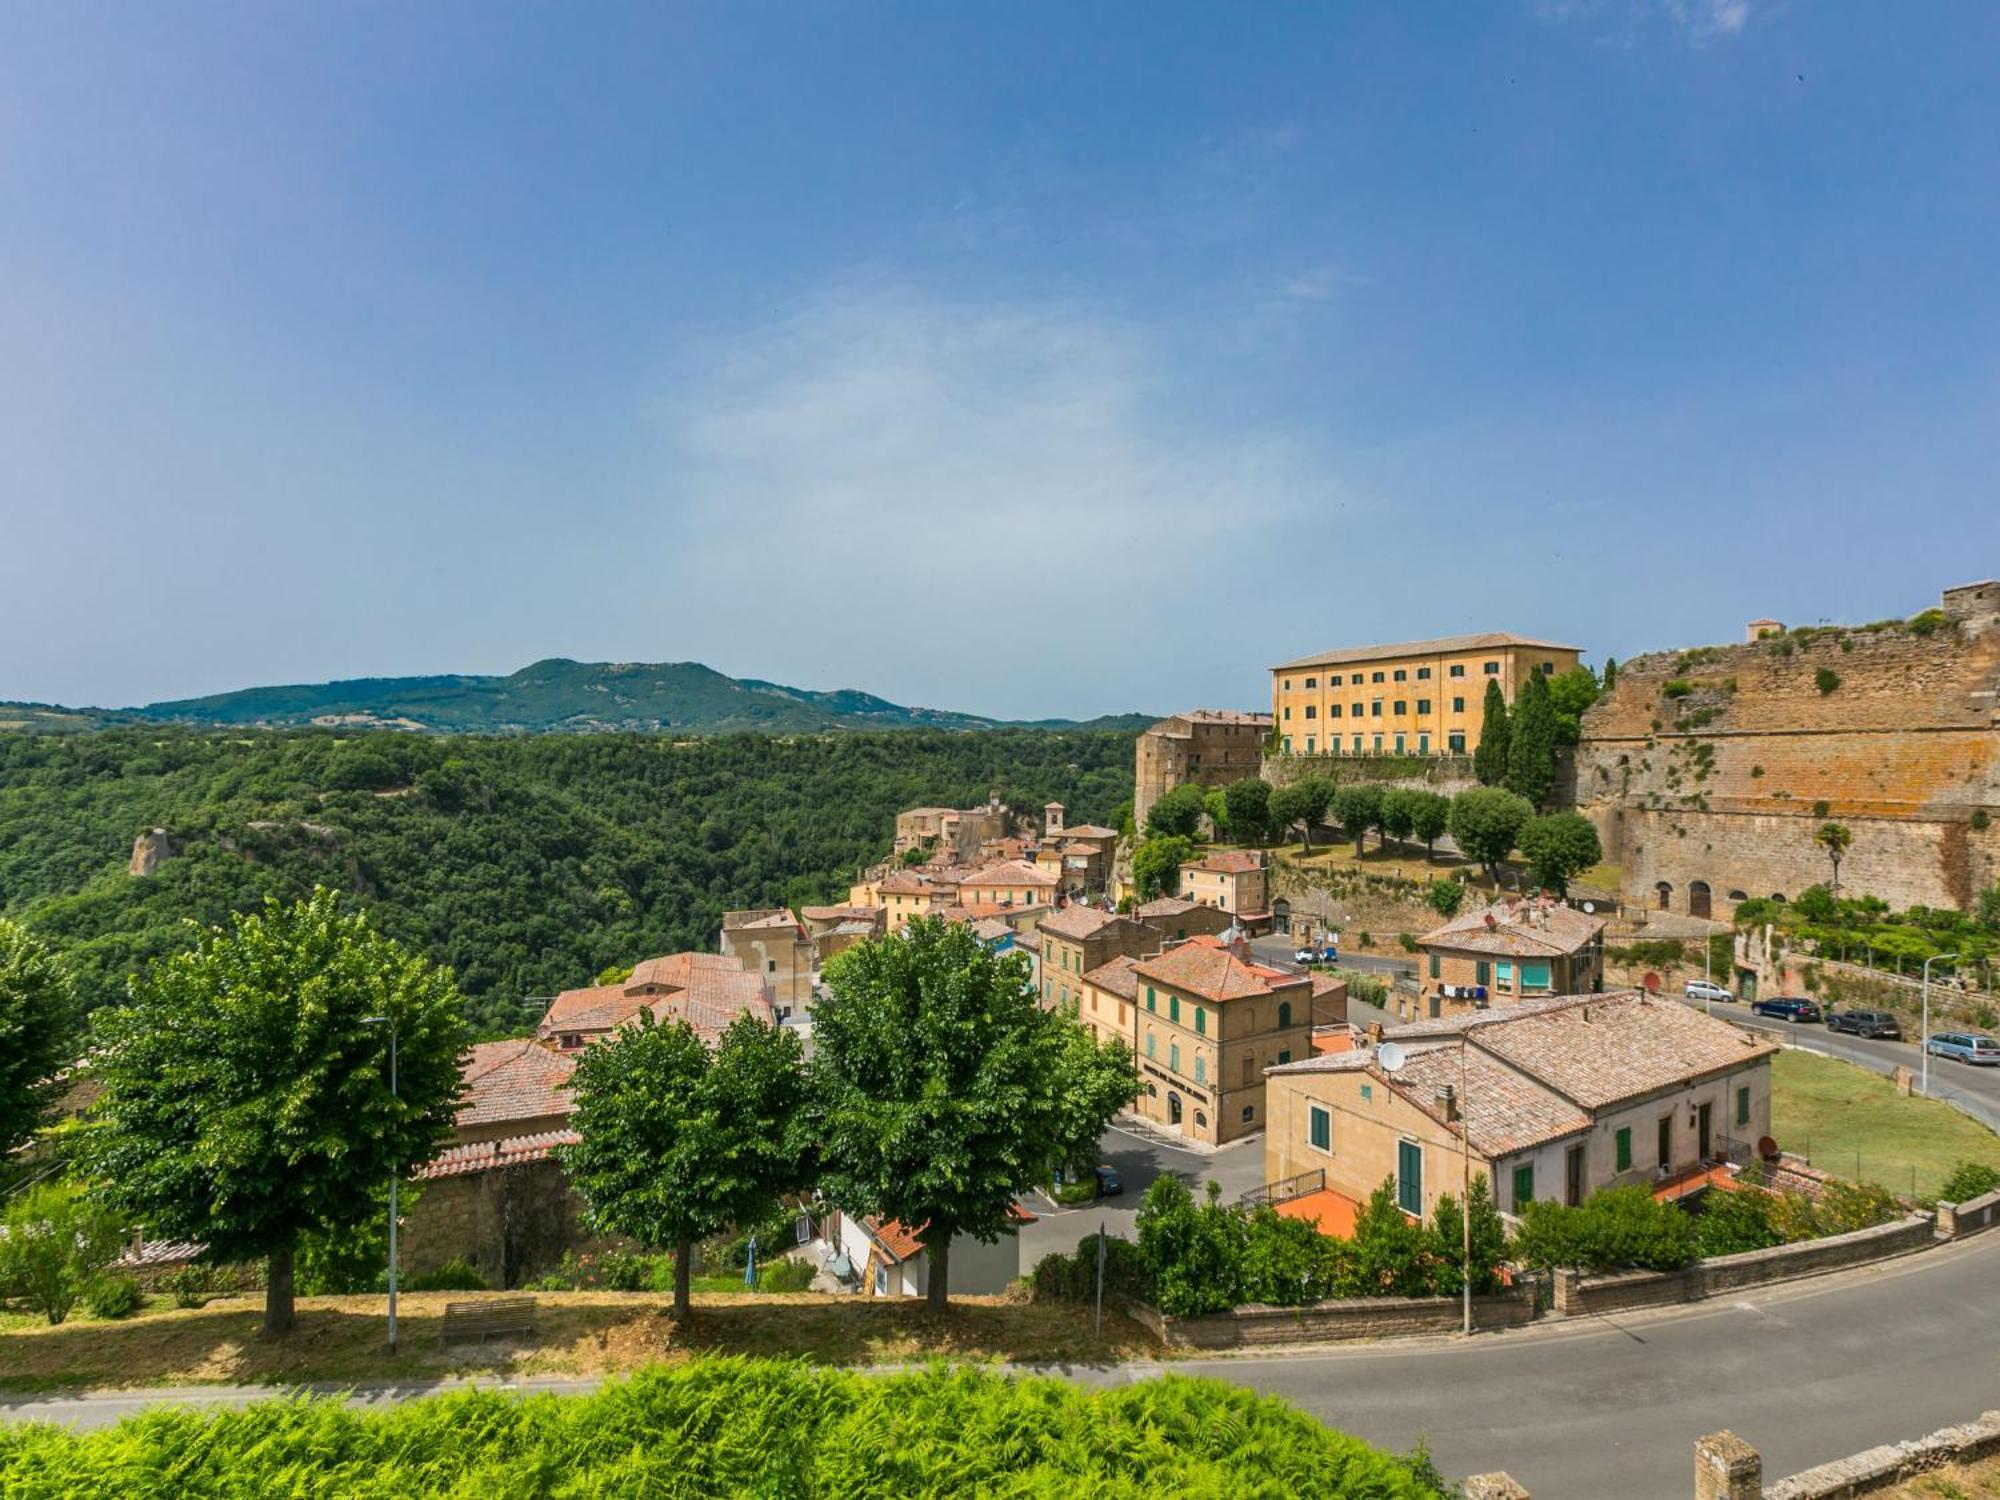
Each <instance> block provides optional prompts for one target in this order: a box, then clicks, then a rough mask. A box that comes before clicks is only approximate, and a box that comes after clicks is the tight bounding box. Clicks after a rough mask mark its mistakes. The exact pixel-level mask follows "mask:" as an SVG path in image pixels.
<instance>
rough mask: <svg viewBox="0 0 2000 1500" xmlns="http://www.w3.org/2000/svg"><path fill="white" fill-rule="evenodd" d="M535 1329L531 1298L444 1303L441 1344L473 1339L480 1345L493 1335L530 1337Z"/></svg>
mask: <svg viewBox="0 0 2000 1500" xmlns="http://www.w3.org/2000/svg"><path fill="white" fill-rule="evenodd" d="M534 1328H535V1299H534V1298H533V1297H488V1298H486V1299H484V1300H483V1301H479V1302H447V1303H445V1305H444V1342H445V1343H447V1344H448V1343H450V1342H451V1341H452V1340H453V1339H470V1338H476V1339H478V1340H480V1341H481V1342H482V1343H483V1342H484V1341H485V1340H486V1339H487V1337H488V1336H489V1335H492V1334H506V1333H532V1332H534Z"/></svg>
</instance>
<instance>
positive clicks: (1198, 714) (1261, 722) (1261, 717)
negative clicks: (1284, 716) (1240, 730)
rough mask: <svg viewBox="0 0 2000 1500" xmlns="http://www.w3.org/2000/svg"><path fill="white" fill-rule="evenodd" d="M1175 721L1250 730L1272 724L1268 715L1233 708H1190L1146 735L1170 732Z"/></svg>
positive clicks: (1161, 722)
mask: <svg viewBox="0 0 2000 1500" xmlns="http://www.w3.org/2000/svg"><path fill="white" fill-rule="evenodd" d="M1175 719H1180V720H1183V721H1185V722H1186V723H1189V724H1236V725H1240V726H1242V727H1244V728H1252V729H1269V728H1270V727H1271V723H1272V720H1271V716H1270V715H1269V714H1259V713H1243V712H1240V711H1239V710H1237V709H1233V708H1191V709H1189V710H1188V711H1187V712H1186V713H1179V714H1169V715H1168V716H1167V717H1166V718H1164V719H1162V720H1160V722H1159V723H1157V724H1155V725H1154V726H1153V727H1152V728H1151V729H1149V730H1147V731H1146V732H1147V733H1148V734H1161V733H1168V732H1170V731H1169V730H1168V728H1167V726H1168V725H1171V724H1172V723H1173V722H1174V720H1175Z"/></svg>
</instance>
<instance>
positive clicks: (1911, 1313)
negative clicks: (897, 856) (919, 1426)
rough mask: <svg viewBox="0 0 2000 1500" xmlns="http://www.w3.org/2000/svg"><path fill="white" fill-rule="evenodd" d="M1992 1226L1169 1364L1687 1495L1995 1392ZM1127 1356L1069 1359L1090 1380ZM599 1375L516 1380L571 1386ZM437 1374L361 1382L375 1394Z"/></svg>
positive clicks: (45, 1405)
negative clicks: (1739, 1444)
mask: <svg viewBox="0 0 2000 1500" xmlns="http://www.w3.org/2000/svg"><path fill="white" fill-rule="evenodd" d="M1996 1276H2000V1234H1993V1235H1988V1236H1986V1237H1985V1238H1984V1239H1979V1240H1972V1241H1969V1242H1967V1243H1965V1244H1963V1245H1958V1246H1954V1247H1952V1248H1950V1249H1945V1250H1938V1251H1932V1252H1930V1253H1928V1254H1925V1255H1920V1256H1914V1257H1911V1258H1909V1259H1907V1260H1902V1261H1896V1262H1892V1263H1890V1264H1889V1265H1887V1266H1879V1267H1873V1268H1870V1269H1866V1270H1862V1271H1855V1272H1848V1273H1845V1274H1843V1275H1839V1276H1832V1277H1823V1278H1820V1279H1819V1280H1816V1281H1808V1282H1800V1283H1794V1284H1792V1285H1790V1286H1785V1287H1777V1288H1771V1289H1768V1290H1765V1291H1762V1292H1756V1293H1751V1294H1749V1295H1747V1296H1745V1297H1743V1298H1741V1299H1739V1300H1737V1301H1734V1302H1728V1303H1719V1302H1718V1303H1707V1304H1703V1305H1702V1306H1701V1307H1699V1308H1695V1309H1691V1310H1689V1309H1667V1310H1663V1311H1662V1312H1659V1313H1653V1314H1644V1315H1634V1316H1632V1317H1630V1318H1626V1319H1621V1320H1618V1321H1612V1320H1609V1319H1595V1318H1593V1319H1578V1320H1575V1321H1572V1322H1566V1323H1560V1324H1543V1325H1540V1326H1538V1327H1536V1328H1531V1329H1526V1330H1522V1331H1520V1332H1516V1333H1495V1334H1487V1335H1483V1336H1480V1337H1477V1338H1474V1339H1471V1340H1469V1341H1464V1340H1456V1339H1452V1340H1438V1341H1432V1342H1427V1343H1424V1344H1399V1345H1381V1346H1373V1347H1357V1348H1351V1349H1343V1350H1338V1351H1331V1352H1321V1353H1299V1354H1279V1355H1264V1356H1259V1357H1243V1358H1235V1359H1209V1360H1191V1361H1176V1362H1174V1363H1173V1364H1172V1366H1171V1368H1173V1369H1175V1370H1179V1371H1183V1372H1186V1373H1191V1374H1202V1375H1210V1376H1214V1377H1215V1378H1217V1379H1222V1380H1229V1381H1235V1382H1238V1383H1240V1384H1243V1385H1247V1386H1250V1387H1253V1388H1255V1389H1257V1390H1260V1391H1264V1392H1267V1393H1269V1394H1271V1395H1277V1396H1283V1397H1285V1398H1286V1399H1288V1400H1290V1401H1293V1402H1296V1403H1297V1404H1298V1405H1300V1406H1302V1407H1304V1408H1305V1409H1306V1410H1308V1411H1310V1412H1312V1413H1313V1414H1314V1415H1316V1416H1318V1417H1320V1418H1321V1419H1323V1420H1325V1421H1327V1422H1329V1423H1331V1424H1333V1425H1334V1426H1336V1427H1340V1428H1342V1429H1344V1430H1346V1431H1349V1432H1353V1433H1356V1434H1358V1435H1359V1436H1361V1437H1363V1438H1366V1439H1367V1440H1368V1441H1370V1442H1373V1443H1378V1444H1381V1445H1383V1446H1385V1447H1390V1448H1395V1449H1399V1450H1406V1449H1408V1448H1409V1447H1410V1446H1411V1445H1413V1444H1414V1443H1415V1442H1416V1441H1417V1440H1418V1438H1420V1437H1421V1438H1423V1439H1425V1440H1426V1441H1427V1442H1428V1443H1429V1444H1430V1446H1431V1450H1432V1452H1433V1453H1434V1454H1435V1455H1436V1457H1437V1460H1438V1464H1439V1467H1441V1468H1442V1469H1443V1470H1444V1471H1445V1472H1446V1473H1448V1474H1453V1475H1461V1476H1462V1475H1465V1474H1472V1473H1480V1472H1484V1471H1486V1470H1491V1469H1505V1470H1507V1471H1508V1472H1509V1473H1511V1474H1512V1475H1513V1476H1514V1477H1515V1478H1516V1479H1518V1480H1520V1481H1521V1482H1522V1483H1523V1484H1525V1485H1526V1486H1527V1487H1528V1489H1529V1490H1530V1491H1531V1492H1532V1493H1533V1494H1534V1495H1535V1496H1536V1500H1566V1497H1577V1500H1583V1497H1591V1500H1598V1497H1605V1496H1618V1497H1620V1500H1653V1497H1659V1500H1682V1497H1684V1496H1686V1495H1687V1494H1688V1492H1689V1489H1690V1480H1689V1471H1690V1468H1691V1466H1692V1462H1693V1451H1694V1442H1695V1439H1696V1438H1698V1437H1700V1436H1701V1435H1702V1434H1703V1433H1707V1432H1713V1431H1715V1430H1717V1429H1718V1428H1722V1427H1728V1428H1731V1429H1732V1430H1734V1431H1735V1432H1737V1433H1739V1434H1740V1435H1741V1436H1743V1437H1744V1438H1746V1439H1748V1440H1749V1441H1750V1442H1751V1443H1754V1444H1755V1445H1756V1446H1757V1447H1758V1448H1759V1449H1760V1450H1761V1451H1762V1452H1763V1454H1764V1458H1765V1473H1766V1474H1767V1475H1771V1476H1774V1477H1775V1476H1778V1475H1783V1474H1789V1473H1793V1472H1796V1471H1797V1470H1799V1469H1803V1468H1807V1467H1810V1466H1811V1465H1813V1464H1816V1463H1823V1462H1826V1461H1827V1460H1829V1459H1833V1458H1839V1457H1842V1456H1844V1455H1846V1454H1849V1453H1853V1452H1856V1451H1858V1450H1860V1449H1862V1448H1866V1447H1870V1446H1872V1445H1874V1444H1876V1443H1883V1442H1890V1441H1893V1440H1896V1439H1899V1438H1908V1437H1918V1436H1921V1435H1923V1434H1925V1433H1928V1432H1932V1431H1935V1430H1936V1429H1937V1428H1939V1427H1942V1426H1945V1425H1946V1424H1948V1423H1952V1422H1961V1421H1965V1420H1967V1419H1968V1418H1971V1417H1973V1416H1976V1415H1977V1414H1978V1413H1979V1412H1981V1411H1982V1410H1985V1409H1988V1408H1992V1407H1995V1406H2000V1359H1996V1357H1995V1351H1996V1348H2000V1299H1997V1298H1995V1297H1994V1296H1993V1295H1992V1292H1991V1288H1992V1286H1993V1284H1994V1280H1995V1277H1996ZM1161 1368H1162V1367H1161V1366H1159V1365H1155V1364H1137V1365H1129V1366H1113V1367H1100V1368H1089V1369H1074V1370H1067V1371H1062V1372H1059V1373H1064V1374H1068V1375H1070V1376H1072V1377H1073V1378H1075V1379H1078V1380H1081V1381H1084V1382H1086V1383H1090V1384H1095V1385H1105V1384H1116V1383H1122V1382H1127V1381H1132V1380H1136V1379H1143V1378H1146V1377H1147V1376H1149V1375H1152V1374H1156V1373H1158V1372H1159V1370H1160V1369H1161ZM594 1386H595V1382H592V1381H577V1380H538V1381H522V1382H517V1383H514V1384H512V1385H511V1386H510V1387H509V1388H511V1389H518V1390H535V1391H554V1392H560V1393H571V1392H580V1391H585V1390H590V1389H593V1388H594ZM436 1388H437V1387H433V1386H411V1387H403V1388H397V1389H391V1390H376V1391H366V1392H360V1393H356V1394H355V1395H353V1396H352V1397H351V1398H350V1399H351V1400H352V1401H353V1402H354V1403H355V1404H357V1405H364V1406H381V1405H387V1404H390V1403H393V1402H395V1401H399V1400H403V1399H406V1398H408V1397H410V1396H414V1395H420V1394H425V1393H427V1392H428V1391H430V1390H433V1389H436ZM271 1394H272V1391H271V1390H270V1389H269V1388H259V1387H199V1388H189V1389H184V1390H174V1391H153V1392H140V1393H129V1392H118V1393H107V1394H95V1395H83V1396H65V1397H45V1396H21V1397H8V1396H0V1418H12V1419H16V1420H43V1421H56V1422H64V1423H68V1424H71V1425H74V1426H76V1427H79V1428H93V1427H103V1426H108V1425H110V1424H111V1423H113V1422H116V1421H118V1420H119V1419H120V1418H122V1417H125V1416H129V1415H130V1414H131V1413H132V1412H134V1411H136V1410H139V1409H141V1408H142V1407H144V1406H147V1405H150V1404H153V1403H154V1402H158V1401H176V1402H182V1401H184V1402H189V1403H192V1404H198V1405H232V1406H233V1405H240V1404H242V1403H244V1402H247V1401H252V1400H256V1399H258V1398H259V1397H264V1396H269V1395H271Z"/></svg>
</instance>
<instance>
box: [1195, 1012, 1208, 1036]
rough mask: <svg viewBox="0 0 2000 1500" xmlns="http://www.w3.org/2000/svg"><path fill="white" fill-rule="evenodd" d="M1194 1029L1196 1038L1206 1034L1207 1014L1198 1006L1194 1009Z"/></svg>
mask: <svg viewBox="0 0 2000 1500" xmlns="http://www.w3.org/2000/svg"><path fill="white" fill-rule="evenodd" d="M1194 1029H1195V1034H1196V1035H1197V1036H1206V1035H1207V1034H1208V1012H1207V1011H1206V1010H1205V1009H1203V1008H1202V1007H1201V1006H1199V1005H1197V1006H1196V1007H1195V1008H1194Z"/></svg>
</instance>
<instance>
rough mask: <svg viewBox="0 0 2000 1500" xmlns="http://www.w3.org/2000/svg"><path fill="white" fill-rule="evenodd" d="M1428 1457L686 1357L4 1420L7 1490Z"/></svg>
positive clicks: (1232, 1473) (925, 1485)
mask: <svg viewBox="0 0 2000 1500" xmlns="http://www.w3.org/2000/svg"><path fill="white" fill-rule="evenodd" d="M1446 1492H1447V1491H1446V1489H1445V1487H1444V1486H1443V1484H1442V1483H1441V1482H1440V1481H1439V1480H1438V1479H1437V1478H1436V1471H1435V1470H1434V1469H1433V1468H1431V1467H1430V1466H1428V1465H1427V1464H1424V1465H1420V1464H1419V1463H1416V1462H1412V1461H1411V1460H1407V1459H1402V1458H1398V1457H1395V1456H1393V1455H1390V1454H1386V1453H1383V1452H1381V1451H1379V1450H1377V1449H1374V1448H1371V1447H1369V1446H1368V1445H1366V1444H1365V1443H1362V1442H1361V1441H1360V1440H1359V1439H1357V1438H1353V1437H1350V1436H1347V1435H1346V1434H1344V1433H1340V1432H1336V1431H1333V1430H1331V1429H1329V1428H1327V1427H1325V1426H1323V1425H1322V1424H1321V1423H1319V1422H1318V1421H1316V1420H1315V1419H1313V1418H1312V1417H1310V1416H1308V1415H1307V1414H1305V1413H1304V1412H1301V1411H1299V1410H1298V1409H1297V1408H1295V1407H1293V1406H1291V1405H1289V1404H1287V1403H1285V1402H1283V1401H1279V1400H1277V1399H1275V1398H1272V1397H1268V1396H1259V1395H1256V1394H1254V1393H1252V1392H1250V1391H1247V1390H1244V1389H1241V1388H1239V1387H1236V1386H1231V1385H1226V1384H1224V1383H1222V1382H1220V1381H1211V1380H1198V1379H1191V1378H1188V1377H1185V1376H1176V1375H1168V1376H1163V1377H1160V1378H1158V1379H1154V1380H1144V1381H1139V1382H1136V1383H1134V1384H1131V1385H1124V1386H1118V1387H1114V1388H1108V1389H1103V1390H1086V1389H1084V1388H1082V1387H1081V1386H1077V1385H1073V1384H1070V1383H1069V1382H1066V1381H1062V1380H1057V1379H1052V1378H1042V1377H1025V1378H1023V1377H1013V1378H1010V1377H1008V1376H1005V1375H1002V1374H999V1373H996V1372H993V1371H987V1370H979V1369H968V1368H963V1367H960V1368H946V1367H937V1368H933V1369H928V1370H924V1371H921V1372H915V1373H908V1374H896V1375H863V1374H856V1373H853V1372H849V1371H842V1370H833V1369H826V1368H813V1367H810V1366H806V1365H802V1364H789V1363H779V1362H775V1361H764V1362H758V1361H750V1360H735V1359H727V1360H724V1359H707V1360H695V1361H691V1362H690V1363H688V1364H686V1365H682V1366H679V1367H675V1368H672V1369H654V1370H649V1371H646V1372H644V1373H642V1374H640V1375H637V1376H634V1377H633V1378H632V1379H631V1380H628V1381H623V1382H619V1383H617V1384H614V1385H611V1386H608V1387H606V1388H605V1389H604V1390H602V1391H600V1392H598V1393H596V1394H594V1395H589V1396H550V1395H541V1396H530V1397H525V1398H523V1397H519V1396H516V1395H515V1394H513V1393H511V1392H501V1391H496V1390H477V1391H455V1392H452V1393H450V1394H446V1395H440V1396H430V1397H425V1398H422V1399H419V1400H415V1401H410V1402H406V1403H404V1404H402V1405H399V1406H393V1407H388V1408H383V1409H377V1410H371V1411H360V1410H353V1409H350V1408H348V1407H346V1406H345V1405H343V1404H342V1403H341V1402H340V1400H339V1399H338V1398H337V1397H329V1398H325V1399H319V1400H279V1399H273V1400H269V1401H260V1402H257V1403H255V1404H254V1405H251V1406H248V1407H245V1408H242V1409H240V1410H234V1411H207V1412H205V1411H198V1410H195V1409H192V1408H189V1407H172V1406H162V1407H156V1408H153V1409H152V1410H149V1411H147V1412H145V1413H142V1414H141V1415H139V1416H136V1417H133V1418H130V1419H128V1420H127V1421H125V1422H124V1423H122V1424H120V1425H119V1426H117V1427H115V1428H109V1429H106V1430H103V1431H99V1432H91V1433H77V1432H73V1431H70V1430H68V1429H66V1428H62V1427H57V1426H55V1425H53V1424H41V1425H25V1426H9V1427H7V1428H5V1429H0V1493H6V1494H8V1495H10V1496H16V1495H18V1496H20V1497H22V1500H44V1497H48V1500H54V1497H59V1496H69V1495H77V1494H146V1495H169V1494H184V1495H216V1494H232V1495H257V1494H298V1495H340V1496H343V1497H346V1500H388V1497H396V1500H403V1497H417V1500H422V1497H430V1496H444V1495H515V1494H522V1495H525V1494H553V1495H585V1494H589V1495H637V1494H657V1495H674V1496H677V1497H681V1500H707V1497H711V1496H714V1497H721V1496H737V1495H881V1494H896V1495H903V1494H908V1495H961V1494H962V1495H974V1494H1010V1495H1057V1494H1062V1495H1099V1494H1102V1495H1113V1496H1139V1495H1231V1496H1239V1495H1240V1496H1246V1497H1256V1496H1271V1497H1276V1496H1292V1495H1301V1496H1304V1495H1327V1496H1332V1495H1341V1496H1367V1497H1369V1500H1423V1497H1440V1496H1442V1495H1443V1494H1445V1493H1446Z"/></svg>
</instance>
